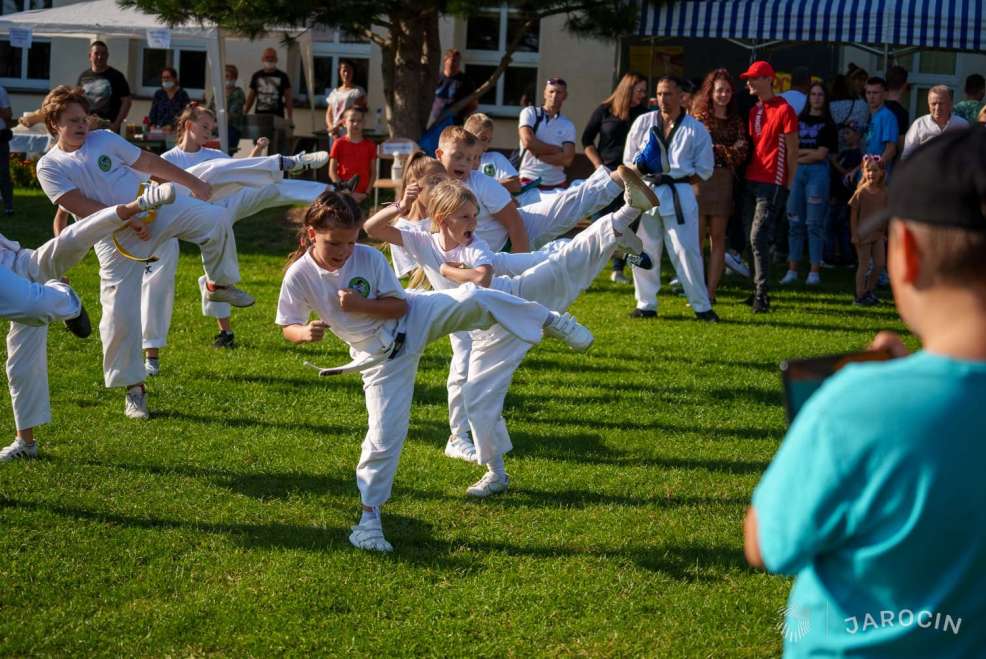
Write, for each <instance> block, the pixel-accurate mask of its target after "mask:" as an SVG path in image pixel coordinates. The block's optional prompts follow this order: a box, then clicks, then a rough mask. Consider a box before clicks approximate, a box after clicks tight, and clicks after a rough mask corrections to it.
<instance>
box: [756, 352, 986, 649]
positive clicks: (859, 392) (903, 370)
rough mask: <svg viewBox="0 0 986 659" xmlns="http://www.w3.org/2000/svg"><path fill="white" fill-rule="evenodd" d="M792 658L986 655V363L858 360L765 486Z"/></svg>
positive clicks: (763, 529) (769, 538)
mask: <svg viewBox="0 0 986 659" xmlns="http://www.w3.org/2000/svg"><path fill="white" fill-rule="evenodd" d="M753 507H754V509H755V510H756V514H757V522H758V529H759V541H760V551H761V554H762V556H763V560H764V564H765V565H766V566H767V569H768V570H769V571H771V572H776V573H781V574H792V575H796V578H795V581H794V586H793V587H792V588H791V593H790V596H789V598H788V603H787V609H786V611H785V622H786V625H785V627H784V628H783V629H782V633H783V634H784V637H785V640H784V656H785V657H807V656H850V655H851V656H871V657H922V658H923V657H936V658H943V657H973V656H983V653H986V623H984V621H986V362H965V361H957V360H954V359H949V358H946V357H941V356H937V355H933V354H929V353H926V352H919V353H916V354H914V355H912V356H910V357H907V358H904V359H897V360H893V361H890V362H884V363H870V364H856V365H850V366H848V367H846V368H845V369H844V370H842V371H841V372H839V373H838V374H837V375H835V376H833V377H832V378H831V379H830V380H829V381H828V382H826V383H825V384H824V385H823V386H822V388H821V389H819V391H818V392H817V393H816V394H815V395H814V396H812V398H811V399H810V400H809V401H808V403H807V404H806V405H805V406H804V408H803V409H802V410H801V412H800V413H799V414H798V416H797V417H796V418H795V420H794V423H793V424H792V426H791V428H790V430H789V431H788V434H787V437H785V439H784V442H783V443H782V444H781V447H780V449H779V450H778V452H777V455H776V456H775V457H774V460H773V462H771V464H770V466H769V467H768V469H767V471H766V472H765V473H764V476H763V478H762V479H761V481H760V484H759V485H757V488H756V490H755V491H754V493H753Z"/></svg>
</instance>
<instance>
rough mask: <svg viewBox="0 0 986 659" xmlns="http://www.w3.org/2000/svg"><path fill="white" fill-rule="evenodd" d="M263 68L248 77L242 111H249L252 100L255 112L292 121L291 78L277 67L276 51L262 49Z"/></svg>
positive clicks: (246, 112)
mask: <svg viewBox="0 0 986 659" xmlns="http://www.w3.org/2000/svg"><path fill="white" fill-rule="evenodd" d="M260 60H261V62H263V65H264V68H263V69H261V70H260V71H257V72H256V73H254V74H253V76H252V77H251V78H250V91H249V92H248V93H247V98H246V106H245V107H244V110H243V112H244V113H245V114H249V113H250V109H251V108H252V107H253V104H254V101H256V103H257V108H256V113H257V114H273V115H277V116H278V117H285V116H286V118H287V120H288V121H294V106H293V104H292V102H291V79H290V78H289V77H288V74H287V73H285V72H284V71H281V70H280V69H278V68H277V51H276V50H274V49H273V48H266V49H264V52H263V55H261V57H260Z"/></svg>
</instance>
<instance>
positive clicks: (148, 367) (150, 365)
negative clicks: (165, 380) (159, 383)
mask: <svg viewBox="0 0 986 659" xmlns="http://www.w3.org/2000/svg"><path fill="white" fill-rule="evenodd" d="M144 372H145V373H147V375H149V376H151V377H154V376H155V375H161V360H160V359H158V358H157V357H147V358H146V359H145V360H144Z"/></svg>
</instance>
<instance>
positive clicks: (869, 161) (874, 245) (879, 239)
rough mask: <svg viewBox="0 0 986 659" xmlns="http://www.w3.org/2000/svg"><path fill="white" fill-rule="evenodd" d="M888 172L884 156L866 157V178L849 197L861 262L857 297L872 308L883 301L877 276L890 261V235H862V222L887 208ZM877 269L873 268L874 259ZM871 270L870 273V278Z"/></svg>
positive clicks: (875, 233) (856, 301)
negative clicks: (888, 238)
mask: <svg viewBox="0 0 986 659" xmlns="http://www.w3.org/2000/svg"><path fill="white" fill-rule="evenodd" d="M887 203H888V200H887V185H886V172H885V171H884V168H883V161H882V160H881V158H880V156H870V155H867V156H863V164H862V179H861V180H860V182H859V186H858V187H857V188H856V192H855V193H854V194H853V196H852V198H851V199H850V200H849V209H850V213H851V214H850V230H851V235H852V243H853V245H855V246H856V256H857V258H858V265H857V268H856V299H855V301H854V302H853V303H854V304H856V305H858V306H864V307H871V306H873V305H875V304H879V303H880V300H879V298H877V297H876V295H874V293H873V290H874V289H875V288H876V284H877V279H878V278H879V276H880V273H881V272H883V268H884V265H885V264H886V239H887V237H886V234H885V233H884V232H883V231H881V230H876V231H870V232H869V233H867V234H865V235H862V234H861V233H860V224H861V223H862V222H863V221H865V220H866V218H868V217H870V216H872V215H874V214H876V213H878V212H880V211H882V210H883V209H885V208H886V207H887ZM871 260H872V262H873V268H872V270H871V269H870V261H871ZM867 273H869V276H868V277H867Z"/></svg>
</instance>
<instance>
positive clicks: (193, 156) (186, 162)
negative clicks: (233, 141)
mask: <svg viewBox="0 0 986 659" xmlns="http://www.w3.org/2000/svg"><path fill="white" fill-rule="evenodd" d="M161 157H162V158H164V159H165V160H167V161H168V162H170V163H171V164H172V165H174V166H176V167H180V168H182V169H188V168H189V167H194V166H195V165H198V164H200V163H203V162H208V161H209V160H217V159H219V158H229V155H228V154H225V153H223V152H222V151H220V150H218V149H206V148H204V147H203V148H201V149H199V150H198V151H195V152H189V151H182V148H181V147H180V146H176V147H175V148H173V149H168V150H167V151H165V152H164V153H162V154H161Z"/></svg>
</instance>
